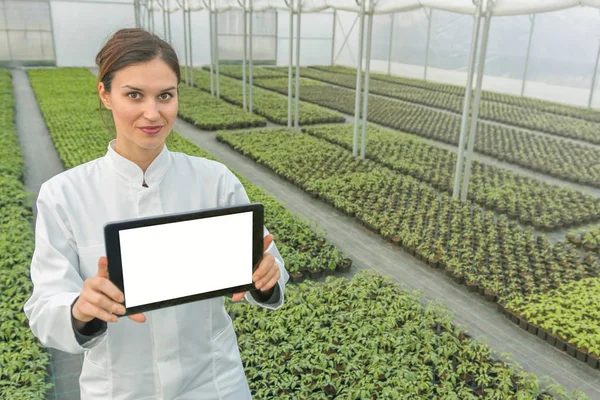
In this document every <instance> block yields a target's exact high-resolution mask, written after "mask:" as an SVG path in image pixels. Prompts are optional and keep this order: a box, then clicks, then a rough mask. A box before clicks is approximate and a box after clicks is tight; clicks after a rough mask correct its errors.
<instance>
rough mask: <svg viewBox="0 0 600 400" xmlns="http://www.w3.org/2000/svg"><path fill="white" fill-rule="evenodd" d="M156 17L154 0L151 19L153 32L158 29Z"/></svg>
mask: <svg viewBox="0 0 600 400" xmlns="http://www.w3.org/2000/svg"><path fill="white" fill-rule="evenodd" d="M155 17H156V16H155V15H154V1H153V2H152V19H151V21H152V33H154V32H155V31H156V28H155V26H156V21H155Z"/></svg>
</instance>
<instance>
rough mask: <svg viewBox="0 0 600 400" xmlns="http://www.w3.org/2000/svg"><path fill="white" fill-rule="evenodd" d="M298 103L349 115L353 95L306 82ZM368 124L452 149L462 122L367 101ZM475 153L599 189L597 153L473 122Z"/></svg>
mask: <svg viewBox="0 0 600 400" xmlns="http://www.w3.org/2000/svg"><path fill="white" fill-rule="evenodd" d="M285 82H286V80H285V79H280V78H275V79H256V85H257V86H260V87H262V88H265V89H269V90H273V91H276V92H279V93H282V94H287V88H288V86H287V84H286V83H285ZM300 99H302V100H304V101H307V102H310V103H314V104H318V105H321V106H324V107H327V108H330V109H333V110H338V111H341V112H343V113H346V114H351V115H354V105H355V92H354V91H353V90H350V89H346V88H343V87H339V86H333V85H326V84H323V83H322V82H319V81H315V80H310V79H305V80H303V83H302V84H301V90H300ZM369 121H371V122H375V123H378V124H380V125H383V126H386V127H389V128H392V129H396V130H399V131H401V132H406V133H412V134H415V135H418V136H422V137H425V138H428V139H432V140H436V141H440V142H444V143H448V144H452V145H457V144H458V139H459V133H460V125H461V116H460V115H457V114H451V113H448V112H445V111H443V110H436V109H433V108H425V107H422V106H421V105H418V104H411V103H407V102H398V101H397V100H395V99H390V98H385V97H382V96H378V95H370V96H369ZM475 150H476V151H477V152H479V153H482V154H485V155H488V156H490V157H494V158H496V159H498V160H500V161H507V162H510V163H513V164H517V165H520V166H522V167H524V168H529V169H532V170H535V171H537V172H541V173H544V174H549V175H553V176H556V177H559V178H562V179H565V180H569V181H572V182H577V183H583V184H586V185H591V186H597V187H600V150H598V149H595V148H593V147H589V146H585V145H582V144H578V143H575V142H568V141H565V140H562V139H559V138H553V137H547V136H540V135H537V134H534V133H530V132H527V131H524V130H522V129H517V128H511V127H507V126H504V125H496V124H490V123H488V122H482V121H480V122H478V125H477V137H476V140H475Z"/></svg>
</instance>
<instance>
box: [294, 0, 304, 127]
mask: <svg viewBox="0 0 600 400" xmlns="http://www.w3.org/2000/svg"><path fill="white" fill-rule="evenodd" d="M301 5H302V0H298V15H297V19H298V24H297V25H296V115H295V119H294V128H296V132H300V34H301V33H300V32H301V30H300V23H301V21H302V7H301Z"/></svg>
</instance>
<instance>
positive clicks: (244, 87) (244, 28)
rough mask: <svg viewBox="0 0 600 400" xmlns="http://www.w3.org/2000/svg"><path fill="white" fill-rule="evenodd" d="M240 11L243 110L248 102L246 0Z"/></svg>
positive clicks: (246, 107)
mask: <svg viewBox="0 0 600 400" xmlns="http://www.w3.org/2000/svg"><path fill="white" fill-rule="evenodd" d="M242 12H243V13H244V21H243V23H242V29H243V30H244V60H243V61H242V67H243V68H244V69H243V71H242V80H243V82H244V84H243V85H242V92H243V98H244V101H243V104H244V110H247V109H248V104H247V101H246V81H247V78H246V68H247V67H246V60H247V59H248V27H247V22H248V20H247V18H248V13H247V12H246V0H244V9H243V10H242Z"/></svg>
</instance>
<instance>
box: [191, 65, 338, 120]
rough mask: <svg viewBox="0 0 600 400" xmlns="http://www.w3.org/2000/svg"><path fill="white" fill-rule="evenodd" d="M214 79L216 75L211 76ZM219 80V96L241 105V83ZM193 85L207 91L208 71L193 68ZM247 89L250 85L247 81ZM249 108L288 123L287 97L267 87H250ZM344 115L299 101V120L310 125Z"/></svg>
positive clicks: (268, 117) (208, 88)
mask: <svg viewBox="0 0 600 400" xmlns="http://www.w3.org/2000/svg"><path fill="white" fill-rule="evenodd" d="M214 78H215V79H216V76H215V77H214ZM219 82H220V91H219V93H220V96H221V98H223V99H224V100H226V101H228V102H230V103H232V104H235V105H237V106H239V107H242V106H243V104H244V98H243V86H242V82H240V81H238V80H236V79H233V78H228V77H226V76H221V77H220V78H219ZM194 85H196V86H197V87H199V88H200V89H202V90H204V91H205V92H209V91H210V72H206V71H202V70H194ZM246 87H247V89H248V92H247V95H248V98H247V99H248V101H249V92H250V85H246ZM252 107H253V108H252V110H253V112H255V113H257V114H258V115H261V116H263V117H265V118H266V119H267V120H269V121H271V122H273V123H276V124H280V125H287V120H288V101H287V98H285V97H283V96H280V95H278V94H277V93H273V92H271V91H268V90H264V89H261V88H259V87H253V88H252ZM344 121H345V118H344V116H342V115H340V114H338V113H336V112H334V111H331V110H327V109H325V108H323V107H319V106H317V105H314V104H309V103H305V102H301V103H300V124H301V125H311V124H323V123H333V122H344Z"/></svg>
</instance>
